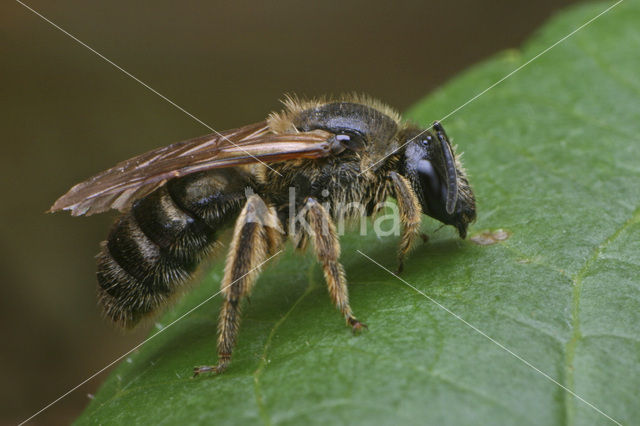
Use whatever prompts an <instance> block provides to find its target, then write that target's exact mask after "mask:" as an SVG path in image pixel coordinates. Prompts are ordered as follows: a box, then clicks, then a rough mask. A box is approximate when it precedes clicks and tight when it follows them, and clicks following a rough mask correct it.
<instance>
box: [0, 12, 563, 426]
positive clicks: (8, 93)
mask: <svg viewBox="0 0 640 426" xmlns="http://www.w3.org/2000/svg"><path fill="white" fill-rule="evenodd" d="M572 2H573V1H570V0H562V1H559V0H543V1H539V2H529V1H523V0H518V1H511V2H501V1H477V0H461V1H457V2H444V1H424V2H418V1H412V2H389V1H381V0H376V1H371V0H369V1H354V2H349V1H325V2H322V3H319V4H318V5H317V6H315V5H312V4H311V3H310V2H309V3H306V2H294V1H285V2H279V3H277V4H266V2H265V3H259V2H234V3H233V4H231V3H229V4H216V2H206V1H202V0H198V1H190V2H166V1H162V2H158V1H153V2H151V1H144V2H136V3H131V2H124V1H110V2H101V3H97V2H84V1H68V2H56V3H53V2H45V1H41V0H37V1H36V0H29V1H28V2H27V4H28V5H29V6H31V7H33V8H34V9H36V10H37V11H39V12H40V13H42V14H43V15H44V16H46V17H47V18H49V19H51V20H52V21H53V22H55V23H56V24H58V25H60V26H61V27H62V28H64V29H66V30H67V31H69V32H70V33H72V34H74V35H75V36H76V37H78V38H79V39H80V40H82V41H84V42H85V43H87V44H88V45H89V46H91V47H93V48H94V49H96V50H97V51H99V52H100V53H102V54H103V55H105V56H106V57H108V58H109V59H111V60H112V61H114V62H115V63H116V64H118V65H119V66H121V67H123V68H124V69H126V70H127V71H129V72H131V73H132V74H134V75H135V76H137V77H138V78H140V79H141V80H143V81H144V82H146V83H147V84H149V85H150V86H151V87H153V88H155V89H156V90H158V91H159V92H160V93H162V94H164V95H165V96H167V97H168V98H170V99H172V100H173V101H174V102H176V103H177V104H179V105H181V106H182V107H184V108H185V109H186V110H188V111H189V112H191V113H193V114H194V115H196V116H197V117H198V118H200V119H201V120H203V121H204V122H206V123H208V124H209V125H211V126H213V127H215V128H216V129H218V130H223V129H227V128H231V127H236V126H240V125H242V124H246V123H249V122H255V121H258V120H261V119H263V118H264V117H265V116H266V115H267V113H268V112H269V111H271V110H273V109H276V108H279V104H278V99H280V98H281V96H282V94H283V93H285V92H295V93H299V94H304V95H309V96H313V95H320V94H324V93H340V92H343V91H359V92H366V93H369V94H371V95H373V96H375V97H379V98H381V99H383V100H385V101H386V102H388V103H390V104H391V105H393V106H395V107H396V108H398V109H400V110H403V109H406V108H407V107H409V106H410V105H411V104H412V103H413V102H416V101H417V100H418V99H420V98H421V97H423V96H424V95H425V94H426V93H428V92H429V91H431V90H432V89H434V88H435V87H436V86H438V85H440V84H442V83H444V82H445V81H446V80H447V79H449V78H451V77H452V76H453V75H455V74H456V73H457V72H459V71H461V70H463V69H465V68H466V67H468V66H469V65H471V64H473V63H476V62H478V61H480V60H482V59H483V58H486V57H488V56H489V55H491V54H493V53H495V52H497V51H500V50H504V49H507V48H516V47H518V46H519V45H520V43H521V42H522V41H523V40H524V39H526V38H527V37H528V36H529V35H530V33H531V32H532V31H533V30H534V29H535V28H536V27H538V26H539V25H540V24H541V23H542V22H543V21H544V20H545V19H546V18H547V17H549V16H550V15H551V14H553V13H554V12H555V11H556V10H558V9H560V8H562V7H564V6H566V5H567V4H569V3H572ZM0 24H1V25H0V58H1V59H0V64H1V67H0V77H1V81H2V84H1V86H0V98H1V99H2V103H1V104H0V105H1V106H0V108H1V114H0V126H1V129H2V138H1V140H2V142H1V143H2V155H1V156H0V171H1V173H2V174H1V176H0V194H2V196H3V201H2V203H1V205H0V236H1V239H0V244H1V245H0V280H1V285H0V292H1V295H0V328H1V330H0V332H1V333H2V347H3V349H2V351H1V355H0V356H1V358H0V376H1V377H2V387H1V388H0V401H1V403H0V404H1V405H2V412H1V414H0V423H3V424H4V423H14V422H17V421H22V420H24V419H25V418H27V417H29V416H30V415H32V414H33V413H35V412H36V411H37V410H39V409H40V408H42V407H43V406H44V405H46V404H48V403H49V402H51V401H52V400H54V399H55V398H57V397H58V396H60V395H61V394H62V393H63V392H66V391H67V390H69V389H70V388H72V387H73V386H75V385H76V384H78V383H80V382H81V381H82V380H84V379H85V378H86V377H88V376H89V375H91V374H93V372H95V371H97V370H99V369H100V368H102V367H103V366H105V365H106V364H108V363H109V362H111V361H112V360H113V359H114V358H116V357H117V356H119V355H121V354H122V353H124V352H125V351H126V350H128V349H130V348H131V347H132V346H134V344H135V343H137V342H139V341H141V340H142V339H143V338H144V336H145V335H146V330H139V331H137V332H136V333H133V334H128V335H122V334H121V333H119V332H118V331H116V330H114V329H113V328H111V327H110V326H109V325H108V324H105V323H103V322H102V320H101V319H100V317H99V315H98V310H97V309H96V306H95V295H94V286H95V275H94V274H95V271H94V269H95V265H94V258H93V256H94V255H95V253H96V252H97V247H98V242H99V241H101V240H102V239H104V237H105V236H106V233H107V230H108V228H109V226H110V223H111V221H112V220H113V218H114V215H113V214H104V215H98V216H92V217H90V218H72V217H70V216H69V215H67V214H56V215H45V214H44V211H45V210H46V209H47V208H48V207H49V206H50V205H51V203H52V202H53V201H54V200H55V199H56V198H57V197H58V196H59V195H61V194H62V193H64V192H65V191H66V190H67V189H68V188H69V187H70V186H71V185H72V184H75V183H76V182H78V181H80V180H84V179H85V178H86V177H88V176H90V175H92V174H94V173H96V172H98V171H100V170H102V169H105V168H108V167H110V166H112V165H113V164H114V163H116V162H117V161H120V160H123V159H126V158H128V157H131V156H133V155H134V154H138V153H140V152H143V151H146V150H148V149H151V148H154V147H157V146H161V145H166V144H169V143H171V142H175V141H178V140H181V139H186V138H190V137H193V136H197V135H200V134H204V133H209V130H207V129H206V128H205V127H203V126H202V125H200V124H198V123H197V122H196V121H194V120H193V119H191V118H190V117H188V116H187V115H185V114H183V113H182V112H180V111H178V110H177V109H176V108H174V107H173V106H172V105H170V104H169V103H167V102H166V101H164V100H162V99H161V98H159V97H158V96H156V95H155V94H153V93H151V92H150V91H149V90H147V89H145V88H144V87H142V86H141V85H140V84H138V83H136V82H135V81H133V80H132V79H131V78H129V77H127V76H126V75H124V74H123V73H122V72H120V71H118V70H117V69H115V68H114V67H113V66H111V65H109V64H108V63H106V62H105V61H104V60H102V59H101V58H99V57H98V56H96V55H95V54H94V53H92V52H90V51H89V50H87V49H86V48H85V47H82V46H80V45H79V44H78V43H76V42H75V41H73V40H72V39H70V38H69V37H67V36H66V35H64V34H63V33H61V32H60V31H58V30H57V29H55V28H53V27H52V26H51V25H50V24H48V23H47V22H45V21H43V20H42V19H41V18H39V17H38V16H36V15H35V14H33V13H32V12H31V11H29V10H27V9H26V8H25V7H23V6H22V5H20V4H19V3H17V2H12V1H5V2H3V3H2V5H0ZM569 31H570V29H567V32H569ZM532 66H535V65H532ZM516 78H517V77H516ZM482 89H484V87H479V88H478V92H479V91H481V90H482ZM474 94H475V93H469V97H472V96H473V95H474ZM435 118H438V117H434V119H435ZM211 332H212V339H213V338H214V332H215V325H213V324H212V328H211ZM105 374H106V373H105ZM103 378H104V375H101V376H99V377H98V378H96V379H95V380H93V381H91V382H90V383H88V384H87V385H85V386H83V387H81V388H80V389H78V390H77V391H76V392H74V393H73V394H71V395H69V396H68V397H67V398H65V399H63V400H62V401H60V402H59V403H57V404H56V405H54V406H53V407H51V408H50V409H48V410H47V411H46V412H44V413H42V414H41V415H40V416H38V417H37V418H36V419H35V420H34V423H39V424H52V423H53V424H60V423H68V422H70V421H72V420H73V419H74V418H75V416H77V415H78V413H79V412H80V411H81V410H82V409H83V407H84V406H85V405H86V403H87V402H88V396H87V394H89V393H93V392H95V391H96V389H97V387H98V386H99V384H100V382H101V380H102V379H103Z"/></svg>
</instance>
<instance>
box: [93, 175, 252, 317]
mask: <svg viewBox="0 0 640 426" xmlns="http://www.w3.org/2000/svg"><path fill="white" fill-rule="evenodd" d="M231 175H234V176H231ZM246 184H247V183H246V180H245V179H242V178H241V176H237V177H236V176H235V173H233V172H231V173H229V171H227V172H226V173H221V172H218V173H203V174H195V175H190V176H187V177H185V178H181V179H175V180H173V181H170V182H169V183H167V184H166V185H164V186H162V187H160V188H159V189H157V190H156V191H154V192H153V193H151V194H149V195H148V196H146V197H144V198H142V199H140V200H138V201H136V202H135V203H134V205H133V206H132V208H131V210H130V211H129V212H127V213H125V214H123V215H122V216H121V217H120V219H119V220H118V221H117V222H116V223H115V225H114V226H113V228H112V230H111V233H110V234H109V238H108V240H107V241H106V242H104V243H103V244H102V247H101V251H100V253H99V254H98V284H99V286H98V293H99V302H100V304H101V305H102V307H103V311H104V313H105V315H106V316H107V317H108V318H110V319H111V320H113V321H114V322H115V323H117V324H119V325H121V326H123V327H126V328H131V327H133V326H135V325H136V324H137V323H138V322H139V321H140V320H141V319H142V318H144V317H145V316H147V315H149V314H151V313H152V312H154V311H156V310H158V308H160V307H162V306H163V305H165V304H166V302H167V301H168V300H169V299H170V298H171V297H172V296H173V295H174V294H175V293H176V291H177V290H178V289H179V288H180V287H181V285H182V284H183V283H184V282H185V281H186V280H188V279H189V278H190V277H191V274H192V273H193V271H194V270H195V268H196V267H197V265H198V263H199V262H200V261H201V260H202V258H203V257H204V256H205V255H206V254H207V253H208V251H209V250H210V248H211V247H212V246H213V244H214V242H215V231H216V230H218V229H219V228H221V227H223V226H224V225H226V224H227V222H229V221H231V220H233V218H234V213H236V212H237V211H238V210H239V208H240V206H241V204H242V201H243V199H244V190H243V189H244V185H246ZM241 189H242V190H241Z"/></svg>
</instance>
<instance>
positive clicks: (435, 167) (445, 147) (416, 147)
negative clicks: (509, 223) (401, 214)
mask: <svg viewBox="0 0 640 426" xmlns="http://www.w3.org/2000/svg"><path fill="white" fill-rule="evenodd" d="M432 127H433V131H432V130H420V129H416V128H409V129H407V130H406V131H405V132H404V133H403V134H402V136H401V140H402V141H404V143H405V144H406V147H405V151H404V159H403V161H402V162H401V164H402V166H401V168H402V169H403V170H402V173H403V174H405V175H406V176H407V178H408V179H409V180H410V182H411V185H412V187H413V190H414V191H415V193H416V195H417V196H418V199H419V201H420V205H421V207H422V211H423V213H425V214H427V215H429V216H431V217H433V218H434V219H437V220H439V221H440V222H442V223H444V224H447V225H453V226H455V227H456V229H457V230H458V233H459V234H460V236H461V237H462V238H465V236H466V234H467V227H468V225H469V223H471V222H473V221H474V220H475V217H476V211H475V198H474V196H473V193H472V192H471V189H470V187H469V183H468V181H467V177H466V174H465V172H464V169H463V168H462V166H461V164H460V162H459V161H458V159H457V157H456V155H455V153H454V151H453V148H452V147H451V144H450V142H449V139H448V137H447V135H446V133H445V132H444V129H443V127H442V126H441V125H440V123H438V122H436V123H434V125H433V126H432Z"/></svg>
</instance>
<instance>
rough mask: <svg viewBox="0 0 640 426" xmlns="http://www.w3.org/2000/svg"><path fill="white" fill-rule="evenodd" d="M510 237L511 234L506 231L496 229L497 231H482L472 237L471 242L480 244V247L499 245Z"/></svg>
mask: <svg viewBox="0 0 640 426" xmlns="http://www.w3.org/2000/svg"><path fill="white" fill-rule="evenodd" d="M510 236H511V233H510V232H508V231H505V230H504V229H496V230H495V231H490V230H486V231H482V232H480V233H478V234H475V235H474V236H472V237H471V238H470V240H471V242H472V243H475V244H478V245H479V246H490V245H492V244H496V243H499V242H500V241H504V240H506V239H507V238H509V237H510Z"/></svg>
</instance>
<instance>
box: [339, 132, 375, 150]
mask: <svg viewBox="0 0 640 426" xmlns="http://www.w3.org/2000/svg"><path fill="white" fill-rule="evenodd" d="M336 140H337V141H338V142H340V143H341V144H342V145H343V146H344V147H345V148H347V149H350V150H351V151H356V152H357V151H362V150H364V149H365V147H366V145H367V144H366V142H365V140H364V137H363V136H362V135H361V134H359V133H355V132H346V131H343V132H341V133H338V134H337V135H336Z"/></svg>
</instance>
